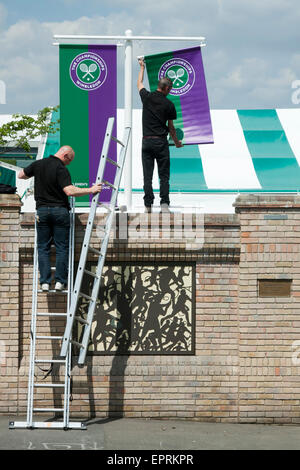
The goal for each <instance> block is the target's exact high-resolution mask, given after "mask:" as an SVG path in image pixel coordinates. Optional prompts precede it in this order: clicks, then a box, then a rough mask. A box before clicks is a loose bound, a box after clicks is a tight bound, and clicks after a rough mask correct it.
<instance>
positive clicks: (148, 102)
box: [140, 88, 177, 137]
mask: <svg viewBox="0 0 300 470" xmlns="http://www.w3.org/2000/svg"><path fill="white" fill-rule="evenodd" d="M140 97H141V100H142V103H143V136H151V135H155V136H162V137H167V135H168V132H169V130H168V127H167V125H166V122H167V121H168V120H169V119H170V120H171V121H173V120H174V119H176V118H177V113H176V109H175V106H174V104H173V103H172V101H170V100H168V98H167V97H166V96H165V95H164V94H163V93H162V92H161V91H157V90H156V91H153V92H150V91H148V90H146V88H142V89H141V90H140Z"/></svg>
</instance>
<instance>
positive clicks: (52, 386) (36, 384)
mask: <svg viewBox="0 0 300 470" xmlns="http://www.w3.org/2000/svg"><path fill="white" fill-rule="evenodd" d="M34 386H35V387H41V388H63V387H64V386H65V384H41V383H35V384H34Z"/></svg>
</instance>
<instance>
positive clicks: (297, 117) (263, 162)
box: [44, 108, 300, 193]
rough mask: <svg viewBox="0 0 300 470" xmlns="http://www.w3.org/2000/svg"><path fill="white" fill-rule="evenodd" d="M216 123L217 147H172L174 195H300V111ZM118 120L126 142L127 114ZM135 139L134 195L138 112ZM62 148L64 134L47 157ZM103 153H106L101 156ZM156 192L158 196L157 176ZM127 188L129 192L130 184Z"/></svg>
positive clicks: (138, 170) (236, 115) (139, 178)
mask: <svg viewBox="0 0 300 470" xmlns="http://www.w3.org/2000/svg"><path fill="white" fill-rule="evenodd" d="M53 118H54V119H56V118H57V115H55V116H54V117H53ZM211 118H212V125H213V133H214V144H202V145H187V146H185V147H183V148H180V149H176V148H175V147H170V153H171V179H170V190H171V192H181V193H224V192H225V193H226V192H235V193H236V192H298V191H299V190H300V166H299V165H300V109H297V108H295V109H251V110H212V111H211ZM117 119H118V138H120V139H121V138H122V134H123V125H124V124H123V123H124V110H123V109H119V110H118V118H117ZM175 126H176V122H175ZM132 138H133V139H132V140H133V142H132V146H133V152H132V159H133V163H132V168H133V175H132V178H133V191H134V192H137V193H138V192H143V170H142V163H141V143H142V110H141V109H135V110H133V129H132ZM63 144H68V142H63ZM58 148H59V134H55V135H54V136H49V138H48V140H47V144H46V147H45V155H44V156H48V155H49V154H51V153H55V152H56V150H57V149H58ZM100 152H101V149H99V156H100ZM75 158H82V156H80V155H76V157H75ZM153 186H154V188H155V190H156V191H158V188H159V182H158V177H157V172H156V171H154V177H153ZM121 188H124V180H122V182H121Z"/></svg>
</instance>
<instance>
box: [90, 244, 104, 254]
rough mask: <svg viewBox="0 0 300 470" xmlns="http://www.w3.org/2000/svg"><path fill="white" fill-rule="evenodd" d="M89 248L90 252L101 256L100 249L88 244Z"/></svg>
mask: <svg viewBox="0 0 300 470" xmlns="http://www.w3.org/2000/svg"><path fill="white" fill-rule="evenodd" d="M89 250H90V251H91V252H92V253H95V255H98V256H102V253H101V251H100V250H97V249H96V248H93V247H92V246H90V245H89Z"/></svg>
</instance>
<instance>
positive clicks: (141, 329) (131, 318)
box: [77, 263, 195, 355]
mask: <svg viewBox="0 0 300 470" xmlns="http://www.w3.org/2000/svg"><path fill="white" fill-rule="evenodd" d="M90 269H91V270H93V267H90ZM94 269H95V268H94ZM194 270H195V268H194V265H186V264H185V265H183V264H182V265H181V264H178V263H177V264H163V263H161V264H159V265H150V264H149V265H148V264H143V265H137V264H126V265H125V264H123V265H108V266H105V268H104V272H103V281H102V286H101V289H100V291H99V296H98V303H97V307H96V311H95V319H94V322H93V325H92V332H91V338H90V345H89V352H90V353H93V354H131V355H132V354H158V355H161V354H175V355H178V354H179V355H180V354H193V353H194V300H195V299H194V297H195V294H194V274H195V273H194ZM91 285H92V281H91V283H90V285H88V286H87V285H86V286H83V292H91ZM87 306H88V301H86V300H85V299H83V298H82V299H81V300H80V304H79V309H78V311H79V313H80V314H81V315H82V316H83V317H85V315H86V313H87ZM80 330H81V328H80V327H79V330H78V332H77V333H78V337H79V338H80V334H81V331H80ZM79 340H80V339H79Z"/></svg>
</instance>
